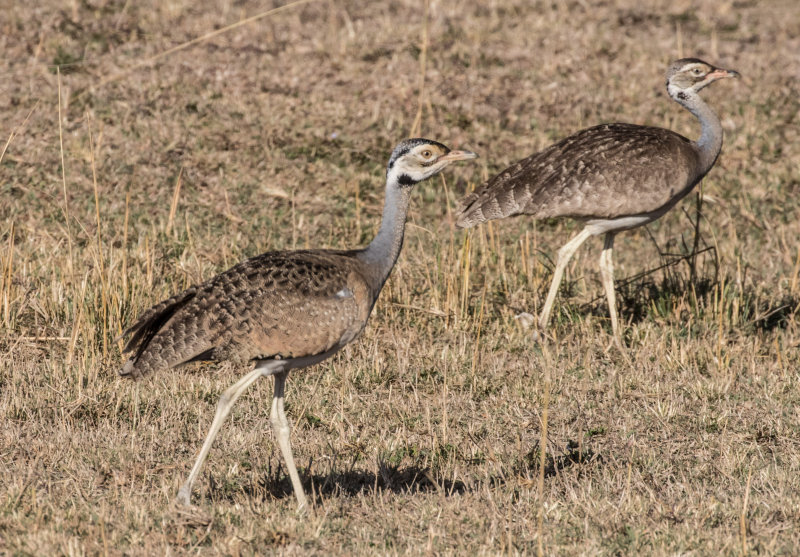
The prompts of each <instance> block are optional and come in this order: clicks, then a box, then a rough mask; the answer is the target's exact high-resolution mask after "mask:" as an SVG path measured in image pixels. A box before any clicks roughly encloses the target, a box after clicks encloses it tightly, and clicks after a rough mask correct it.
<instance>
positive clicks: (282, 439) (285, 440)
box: [269, 371, 308, 512]
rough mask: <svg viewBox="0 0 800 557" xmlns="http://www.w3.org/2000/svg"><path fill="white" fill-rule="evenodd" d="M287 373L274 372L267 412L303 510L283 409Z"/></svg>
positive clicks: (303, 497) (299, 508)
mask: <svg viewBox="0 0 800 557" xmlns="http://www.w3.org/2000/svg"><path fill="white" fill-rule="evenodd" d="M288 375H289V372H288V371H282V372H280V373H276V374H275V391H274V393H273V395H272V411H271V412H270V414H269V421H270V423H271V424H272V430H273V431H274V432H275V437H276V438H277V439H278V446H279V447H280V448H281V453H282V454H283V460H284V461H286V468H288V470H289V478H290V479H291V480H292V488H294V495H295V497H297V510H298V511H299V512H303V511H305V510H306V509H307V508H308V502H307V501H306V494H305V492H304V491H303V484H301V483H300V476H299V475H298V473H297V468H296V467H295V465H294V456H292V446H291V443H290V439H289V433H290V431H291V428H290V427H289V420H288V419H286V414H285V413H284V411H283V390H284V386H285V385H286V377H287V376H288Z"/></svg>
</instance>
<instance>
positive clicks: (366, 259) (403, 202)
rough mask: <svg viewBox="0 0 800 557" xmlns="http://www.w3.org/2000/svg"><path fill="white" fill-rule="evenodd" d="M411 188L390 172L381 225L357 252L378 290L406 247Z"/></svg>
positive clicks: (374, 286)
mask: <svg viewBox="0 0 800 557" xmlns="http://www.w3.org/2000/svg"><path fill="white" fill-rule="evenodd" d="M411 189H412V188H411V187H409V186H401V185H400V184H399V183H398V182H397V179H396V177H394V176H393V175H391V174H390V175H389V177H388V178H387V180H386V200H385V201H384V204H383V218H382V220H381V228H380V230H378V234H377V235H376V236H375V238H373V240H372V242H370V244H369V245H368V246H367V247H366V248H364V249H363V250H362V251H360V252H359V253H358V254H357V255H356V257H358V259H360V260H361V261H362V262H363V263H364V264H365V265H366V266H367V268H368V270H369V271H370V272H369V274H370V275H371V276H370V277H369V278H370V281H371V282H373V283H374V284H373V288H374V289H375V290H376V294H377V291H380V289H381V288H382V287H383V283H384V282H386V279H387V278H388V277H389V273H391V272H392V267H394V264H395V262H396V261H397V257H398V256H399V255H400V250H401V249H402V247H403V234H404V232H405V227H406V215H407V214H408V203H409V200H410V198H411Z"/></svg>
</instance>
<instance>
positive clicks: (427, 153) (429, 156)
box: [420, 149, 433, 159]
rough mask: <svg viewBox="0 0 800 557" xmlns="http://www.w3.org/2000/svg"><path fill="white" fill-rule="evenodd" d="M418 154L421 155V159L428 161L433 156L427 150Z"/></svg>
mask: <svg viewBox="0 0 800 557" xmlns="http://www.w3.org/2000/svg"><path fill="white" fill-rule="evenodd" d="M420 154H421V155H422V158H425V159H429V158H431V156H433V153H431V152H430V151H429V150H428V149H425V150H424V151H422V153H420Z"/></svg>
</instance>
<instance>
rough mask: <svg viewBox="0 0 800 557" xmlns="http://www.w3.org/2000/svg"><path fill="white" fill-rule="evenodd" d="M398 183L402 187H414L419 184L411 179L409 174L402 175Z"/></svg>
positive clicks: (398, 178)
mask: <svg viewBox="0 0 800 557" xmlns="http://www.w3.org/2000/svg"><path fill="white" fill-rule="evenodd" d="M397 183H398V184H400V185H401V186H413V185H414V184H416V183H417V182H416V181H415V180H413V179H412V178H411V176H409V175H408V174H401V175H400V176H398V177H397Z"/></svg>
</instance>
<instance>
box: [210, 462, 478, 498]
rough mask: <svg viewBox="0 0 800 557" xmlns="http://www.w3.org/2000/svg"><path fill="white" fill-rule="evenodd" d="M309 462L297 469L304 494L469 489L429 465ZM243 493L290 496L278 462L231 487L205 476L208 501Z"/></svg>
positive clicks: (455, 492)
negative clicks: (324, 467) (328, 466)
mask: <svg viewBox="0 0 800 557" xmlns="http://www.w3.org/2000/svg"><path fill="white" fill-rule="evenodd" d="M309 470H313V466H312V463H311V462H310V463H309V466H307V467H306V468H304V469H301V470H298V472H299V473H300V481H301V482H302V484H303V489H304V490H305V492H306V494H307V495H311V496H312V497H319V496H327V497H331V496H355V495H359V494H373V493H376V492H380V491H387V492H390V493H394V494H398V495H399V494H402V495H409V494H415V493H431V492H439V493H441V494H442V495H443V496H445V497H450V496H452V495H458V494H463V493H465V492H466V491H468V490H469V487H468V486H467V484H465V483H464V482H462V481H460V480H448V479H443V478H435V477H434V475H433V473H432V472H431V470H430V469H429V468H425V467H421V466H416V465H410V466H396V465H393V464H390V463H387V462H385V461H379V462H378V471H377V472H370V471H366V470H359V469H356V468H354V467H350V468H349V469H346V470H335V469H332V470H329V471H327V472H326V473H314V472H313V471H312V472H311V473H310V474H309V473H308V471H309ZM241 493H244V494H245V495H247V497H248V498H252V499H256V500H259V499H260V500H265V499H284V498H291V497H294V491H293V489H292V484H291V481H290V480H289V477H288V475H287V474H286V471H285V468H284V467H283V465H282V463H281V462H278V463H277V464H273V462H272V461H270V463H269V465H268V466H267V469H266V470H265V471H264V472H263V473H262V474H261V475H260V476H257V477H255V478H254V481H251V482H249V483H248V484H246V485H244V486H241V487H239V488H237V489H235V490H232V489H230V487H229V486H226V485H222V484H220V483H218V482H217V481H215V479H214V477H213V476H209V489H208V497H209V498H211V499H212V500H217V501H219V500H231V501H232V500H233V499H234V498H235V497H236V496H237V494H241Z"/></svg>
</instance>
